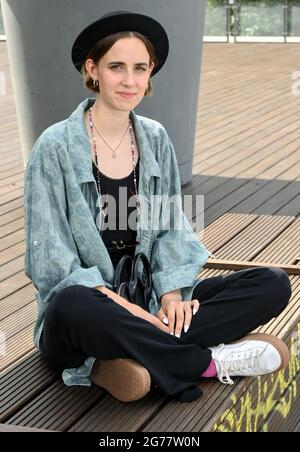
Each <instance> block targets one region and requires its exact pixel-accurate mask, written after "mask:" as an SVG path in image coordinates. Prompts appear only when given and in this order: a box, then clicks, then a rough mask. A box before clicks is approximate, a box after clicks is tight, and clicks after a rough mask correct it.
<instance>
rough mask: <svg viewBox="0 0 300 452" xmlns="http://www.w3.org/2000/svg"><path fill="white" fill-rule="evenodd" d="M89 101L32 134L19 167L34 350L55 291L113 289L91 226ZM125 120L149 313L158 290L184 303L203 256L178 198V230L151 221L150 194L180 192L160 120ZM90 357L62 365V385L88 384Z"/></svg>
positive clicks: (158, 209)
mask: <svg viewBox="0 0 300 452" xmlns="http://www.w3.org/2000/svg"><path fill="white" fill-rule="evenodd" d="M94 102H95V99H94V98H88V99H85V100H84V101H83V102H81V103H80V104H79V105H78V107H77V108H76V110H75V111H74V112H73V113H72V114H71V116H70V117H69V118H67V119H66V120H64V121H61V122H58V123H56V124H54V125H52V126H50V127H49V128H47V129H46V130H45V131H44V132H43V133H42V134H41V135H40V137H39V138H38V139H37V141H36V143H35V145H34V147H33V150H32V153H31V155H30V158H29V161H28V164H27V166H26V170H25V176H24V210H25V241H26V251H25V274H26V276H28V278H29V279H30V280H31V281H32V283H33V285H34V286H35V288H36V290H37V292H36V294H35V296H36V300H37V306H38V316H37V321H36V325H35V329H34V343H35V346H36V347H37V348H39V339H40V336H41V331H42V327H43V318H44V314H45V311H46V309H47V306H48V303H50V302H51V299H52V298H53V297H54V296H55V295H56V294H57V293H58V292H59V291H61V290H62V289H64V288H65V287H68V286H71V285H74V284H81V285H84V286H87V287H95V286H101V285H105V286H106V287H108V288H109V289H112V282H113V277H114V267H113V264H112V262H111V259H110V256H109V254H108V251H107V249H106V247H105V245H104V243H103V240H102V238H101V236H100V234H99V230H98V228H97V224H96V218H97V215H98V213H99V207H98V204H97V191H96V189H97V188H96V182H95V179H94V176H93V170H92V153H91V146H90V143H89V138H88V134H87V130H86V126H85V122H84V111H85V110H87V109H88V108H89V107H90V106H91V105H92V104H93V103H94ZM130 117H131V119H132V121H133V125H134V130H135V134H136V140H137V144H138V148H139V154H140V178H139V186H138V192H139V196H140V197H141V200H142V212H146V214H144V215H142V219H141V222H140V225H138V226H137V240H138V241H139V242H140V244H139V245H137V247H136V253H139V252H143V253H145V254H146V255H147V256H148V258H149V260H150V261H151V271H152V278H153V287H154V289H153V291H152V298H151V303H150V311H151V313H152V314H155V313H156V312H157V311H158V309H159V301H160V297H161V296H162V295H163V294H164V293H167V292H170V291H173V290H175V289H181V293H182V298H183V300H191V296H192V292H193V289H194V287H195V286H196V285H197V284H198V283H199V281H200V279H197V276H198V274H199V273H200V272H201V270H202V267H203V266H204V265H205V264H206V262H207V260H208V257H209V255H210V253H209V252H208V251H207V250H206V248H205V247H204V245H203V244H202V243H201V242H200V241H199V240H198V238H197V236H196V234H195V233H194V232H193V229H192V227H191V226H190V224H189V222H188V220H187V218H186V216H185V214H184V212H183V210H182V204H181V203H180V206H179V205H178V204H177V207H174V210H173V211H172V212H173V215H174V217H173V219H174V218H175V217H179V218H181V219H182V227H181V228H178V227H175V226H174V222H173V221H171V222H170V226H168V228H166V229H165V228H159V227H158V226H157V224H158V223H154V220H153V217H154V216H157V215H158V217H159V219H161V217H162V212H163V210H164V209H163V208H162V204H161V205H160V206H159V205H157V204H155V202H153V195H159V196H161V197H164V196H165V197H166V196H167V197H172V196H173V195H179V196H181V184H180V177H179V170H178V164H177V159H176V154H175V151H174V148H173V145H172V143H171V141H170V138H169V136H168V134H167V132H166V130H165V128H164V127H163V126H162V125H161V124H160V123H159V122H157V121H155V120H153V119H149V118H146V117H143V116H139V115H136V113H135V112H134V110H132V111H131V112H130ZM156 198H157V197H155V199H156ZM145 207H147V208H145ZM101 217H102V215H101ZM149 225H150V226H149ZM153 225H156V226H155V227H153ZM151 226H152V227H151ZM187 239H188V240H187ZM139 271H141V269H139ZM140 276H141V275H140ZM94 361H95V359H94V358H93V357H90V358H88V359H86V361H85V363H84V364H83V365H82V366H81V367H78V368H75V369H66V370H64V371H63V373H62V378H63V381H64V383H65V384H66V385H68V386H71V385H83V386H89V385H91V380H90V378H89V375H90V371H91V368H92V366H93V363H94Z"/></svg>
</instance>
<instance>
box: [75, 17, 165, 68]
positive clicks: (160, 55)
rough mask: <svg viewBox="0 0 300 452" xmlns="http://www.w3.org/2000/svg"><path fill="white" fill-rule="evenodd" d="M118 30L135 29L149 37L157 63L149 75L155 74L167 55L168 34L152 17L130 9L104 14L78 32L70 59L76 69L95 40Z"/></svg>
mask: <svg viewBox="0 0 300 452" xmlns="http://www.w3.org/2000/svg"><path fill="white" fill-rule="evenodd" d="M119 31H137V32H139V33H141V34H142V35H144V36H145V37H146V38H148V39H149V41H150V42H151V43H152V45H153V47H154V50H155V55H156V58H157V65H156V67H154V69H153V71H152V73H151V77H153V75H155V74H157V72H158V71H159V70H160V69H161V68H162V67H163V65H164V64H165V61H166V59H167V57H168V53H169V39H168V35H167V33H166V31H165V29H164V28H163V26H162V25H161V24H160V23H159V22H157V21H156V20H155V19H153V18H152V17H149V16H146V15H144V14H138V13H132V12H130V11H114V12H111V13H109V14H105V15H104V16H102V17H100V19H98V20H97V21H96V22H93V23H92V24H90V25H89V26H88V27H86V28H85V29H84V30H83V31H82V32H81V33H80V34H79V36H78V37H77V38H76V40H75V42H74V44H73V47H72V61H73V64H74V66H75V67H76V69H77V70H78V71H81V68H82V66H83V64H84V62H85V60H86V57H87V56H88V54H89V52H90V50H91V49H92V47H93V46H94V45H95V44H96V42H98V41H99V40H100V39H102V38H105V37H106V36H109V35H111V34H113V33H117V32H119Z"/></svg>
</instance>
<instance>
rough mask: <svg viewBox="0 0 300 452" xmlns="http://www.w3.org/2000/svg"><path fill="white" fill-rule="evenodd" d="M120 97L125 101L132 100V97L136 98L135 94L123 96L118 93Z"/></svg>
mask: <svg viewBox="0 0 300 452" xmlns="http://www.w3.org/2000/svg"><path fill="white" fill-rule="evenodd" d="M118 94H119V96H122V97H123V98H124V99H131V98H132V97H134V96H135V94H123V93H118Z"/></svg>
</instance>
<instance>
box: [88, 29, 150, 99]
mask: <svg viewBox="0 0 300 452" xmlns="http://www.w3.org/2000/svg"><path fill="white" fill-rule="evenodd" d="M127 37H130V38H133V37H136V38H139V39H140V40H141V41H143V43H144V44H145V46H146V49H147V50H148V53H149V56H150V63H151V62H152V61H153V62H154V68H155V66H156V65H157V59H156V55H155V50H154V47H153V45H152V43H151V41H149V39H148V38H146V37H145V36H144V35H142V34H140V33H138V32H137V31H120V32H118V33H114V34H111V35H109V36H106V37H105V38H103V39H101V40H100V41H98V42H97V43H96V44H95V45H94V46H93V47H92V49H91V50H90V52H89V54H88V56H87V57H86V59H85V61H84V64H83V66H82V68H81V74H82V79H83V84H84V86H85V87H86V88H88V89H89V90H91V91H93V92H95V93H99V85H98V86H95V85H94V83H93V79H92V78H91V77H90V75H89V73H88V71H87V70H86V67H85V63H86V60H88V59H89V58H91V59H92V60H93V61H94V63H95V64H98V63H99V61H100V59H101V58H102V57H103V56H104V55H105V54H106V53H107V52H108V51H109V49H110V48H111V47H112V46H113V45H114V44H115V43H116V42H117V41H118V40H119V39H121V38H127ZM154 68H153V69H154ZM152 72H153V70H152ZM152 92H153V87H152V83H151V79H149V83H148V86H147V89H146V91H145V96H148V97H150V96H152Z"/></svg>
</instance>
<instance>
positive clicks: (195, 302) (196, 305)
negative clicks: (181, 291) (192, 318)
mask: <svg viewBox="0 0 300 452" xmlns="http://www.w3.org/2000/svg"><path fill="white" fill-rule="evenodd" d="M191 305H192V309H193V315H195V314H196V313H197V312H198V310H199V307H200V303H199V301H198V300H197V299H194V300H192V301H191Z"/></svg>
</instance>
